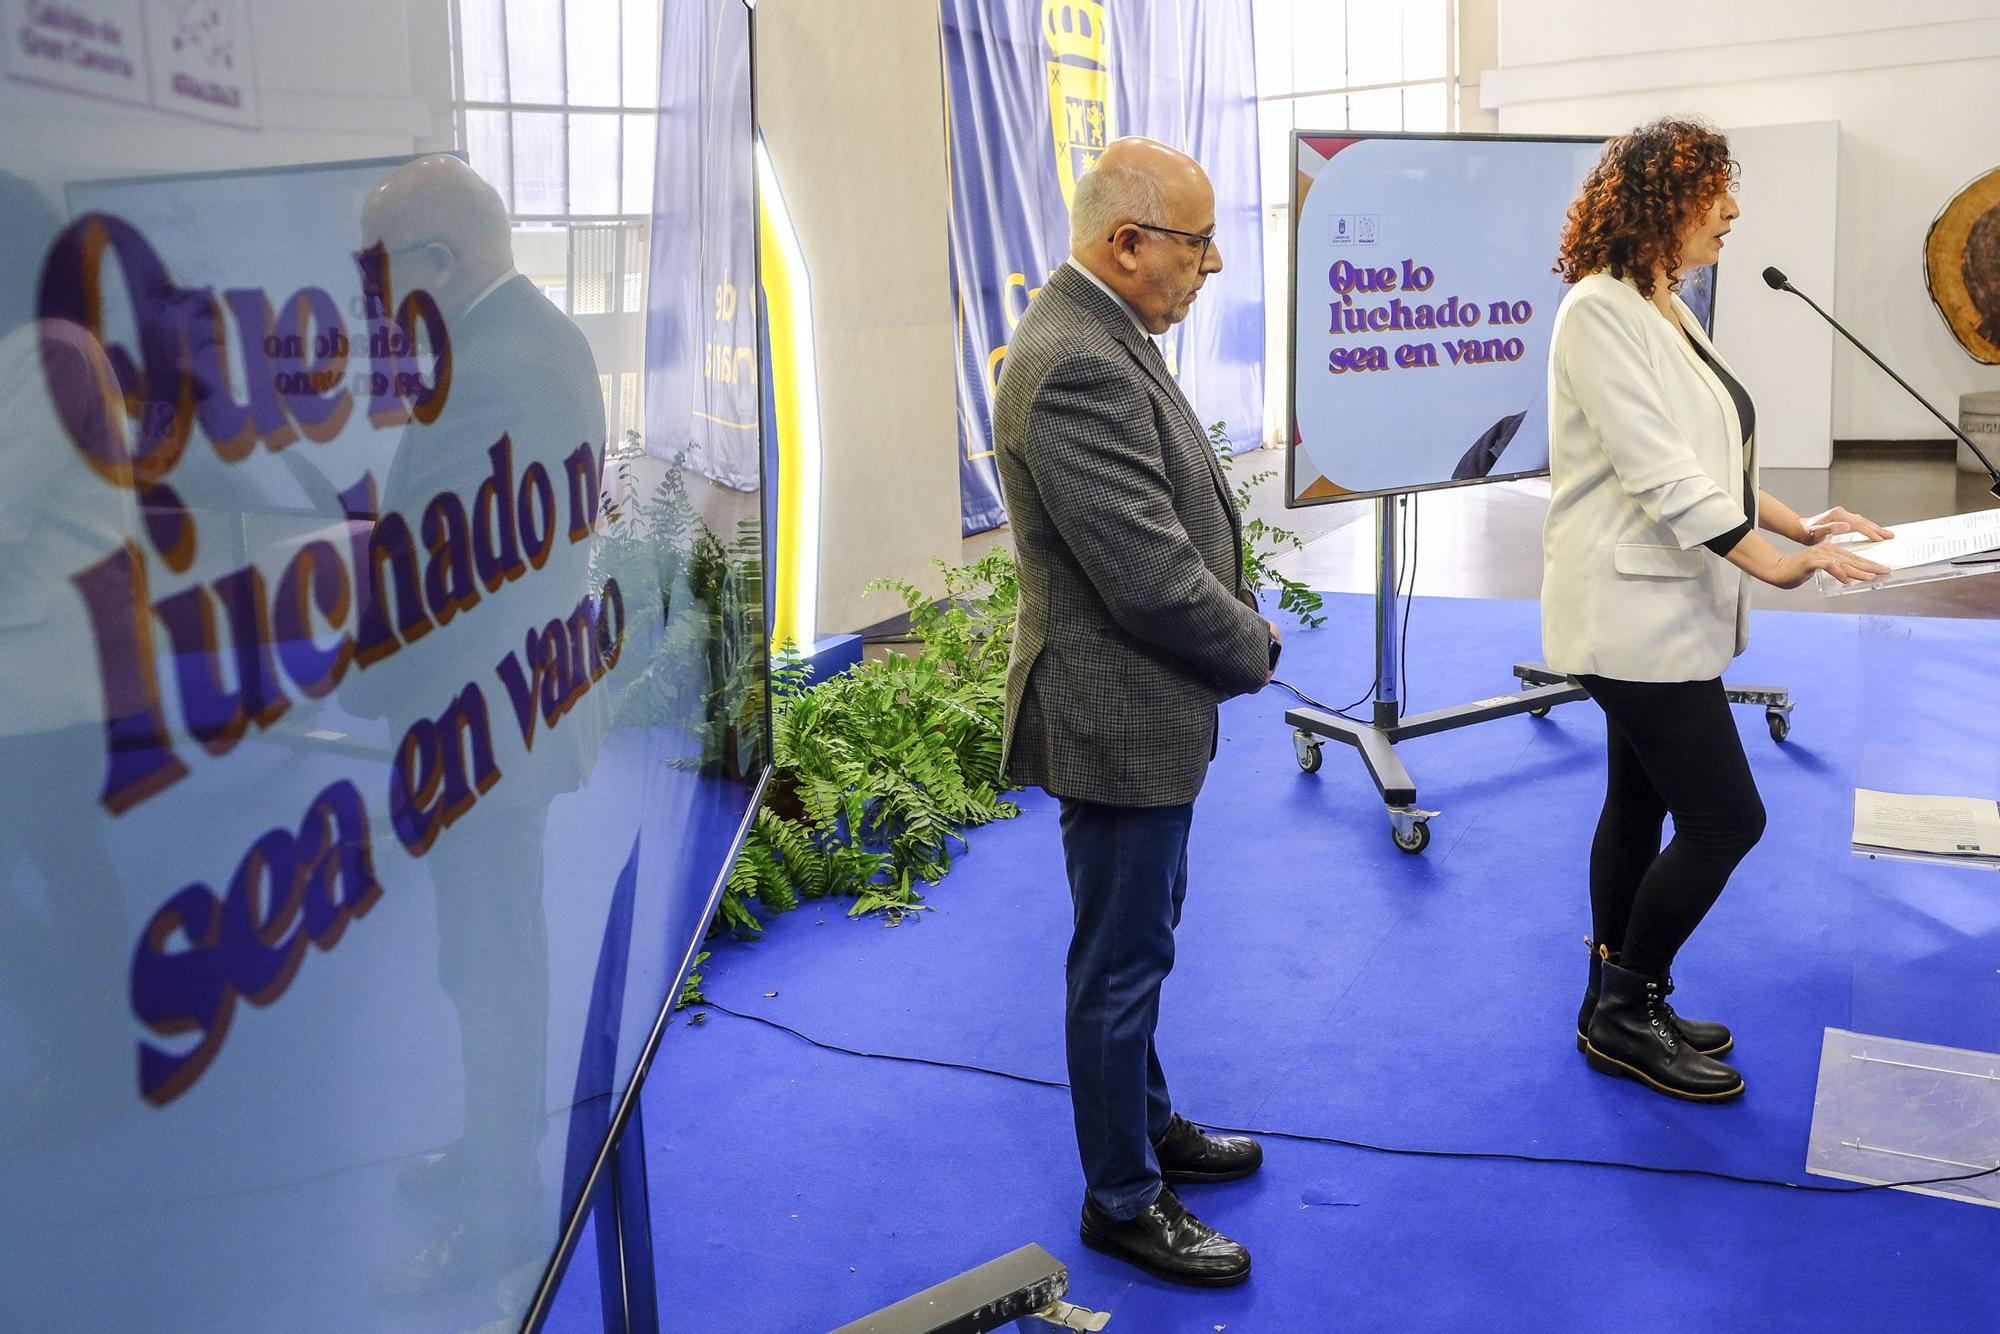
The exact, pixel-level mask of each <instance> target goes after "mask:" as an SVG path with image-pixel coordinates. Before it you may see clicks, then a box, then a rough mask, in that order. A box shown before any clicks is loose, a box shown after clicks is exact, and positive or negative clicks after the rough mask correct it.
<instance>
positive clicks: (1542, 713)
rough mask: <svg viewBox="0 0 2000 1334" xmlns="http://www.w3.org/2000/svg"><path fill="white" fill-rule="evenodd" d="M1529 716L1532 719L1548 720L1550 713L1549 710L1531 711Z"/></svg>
mask: <svg viewBox="0 0 2000 1334" xmlns="http://www.w3.org/2000/svg"><path fill="white" fill-rule="evenodd" d="M1528 716H1529V717H1530V718H1546V717H1548V716H1549V711H1548V710H1547V709H1529V710H1528Z"/></svg>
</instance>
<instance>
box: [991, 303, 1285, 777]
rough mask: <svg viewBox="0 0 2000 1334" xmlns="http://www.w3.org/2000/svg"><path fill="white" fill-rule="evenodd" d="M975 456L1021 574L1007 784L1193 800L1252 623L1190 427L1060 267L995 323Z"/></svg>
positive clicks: (1187, 412)
mask: <svg viewBox="0 0 2000 1334" xmlns="http://www.w3.org/2000/svg"><path fill="white" fill-rule="evenodd" d="M993 445H994V450H995V452H996V454H997V455H998V457H999V464H1000V486H1001V490H1002V491H1003V492H1004V493H1005V495H1006V499H1007V513H1008V515H1009V518H1010V519H1011V521H1012V523H1013V527H1014V550H1015V558H1016V562H1017V564H1018V566H1019V570H1020V579H1021V610H1020V618H1019V621H1018V623H1017V625H1016V628H1015V637H1014V653H1013V658H1012V660H1011V661H1010V662H1009V664H1008V671H1007V740H1006V755H1005V760H1004V764H1005V766H1006V771H1007V773H1008V775H1009V777H1010V778H1011V779H1012V781H1013V782H1014V783H1015V784H1017V785H1018V786H1021V787H1042V788H1046V789H1048V790H1049V791H1050V792H1051V793H1054V794H1056V795H1058V796H1063V797H1074V798H1077V799H1079V800H1083V801H1092V802H1100V803H1103V804H1106V805H1114V806H1172V805H1179V804H1182V803H1184V802H1190V801H1193V800H1194V798H1195V794H1196V793H1198V792H1199V791H1200V790H1201V784H1202V779H1203V778H1204V777H1205V776H1206V775H1207V772H1208V763H1209V761H1210V760H1211V759H1213V758H1214V757H1215V743H1216V704H1217V703H1218V702H1219V701H1221V700H1224V699H1227V698H1229V697H1230V696H1232V695H1241V694H1245V693H1247V692H1250V691H1253V690H1257V689H1259V688H1260V687H1262V685H1263V684H1264V679H1265V677H1266V675H1267V674H1268V672H1269V670H1270V631H1269V629H1268V628H1267V627H1266V626H1265V624H1264V619H1263V617H1262V616H1260V615H1259V614H1258V613H1257V612H1256V610H1255V606H1256V600H1255V598H1254V597H1252V596H1251V595H1250V594H1249V593H1248V592H1247V591H1246V590H1245V589H1244V586H1243V568H1242V566H1243V560H1242V554H1243V539H1242V520H1241V518H1240V516H1239V515H1238V514H1237V512H1236V503H1235V501H1234V499H1232V497H1231V496H1230V494H1229V488H1228V486H1227V484H1226V483H1225V481H1224V479H1223V473H1222V469H1221V467H1220V466H1219V465H1218V464H1217V463H1216V460H1215V454H1214V451H1213V450H1212V448H1211V447H1210V445H1209V443H1208V434H1207V432H1206V431H1205V430H1204V429H1203V428H1202V424H1201V422H1200V421H1199V420H1198V419H1197V418H1196V417H1195V414H1194V409H1193V408H1191V407H1189V406H1188V402H1187V400H1186V399H1185V398H1184V397H1182V396H1181V392H1180V388H1179V386H1177V385H1176V384H1175V383H1174V382H1173V379H1172V377H1171V376H1169V375H1168V374H1167V368H1166V363H1165V361H1164V360H1162V359H1161V357H1160V354H1159V350H1158V348H1156V347H1155V346H1153V344H1152V342H1151V340H1149V339H1147V338H1146V337H1145V336H1144V335H1142V334H1141V333H1140V332H1139V330H1138V329H1137V328H1136V327H1135V326H1134V325H1133V323H1132V321H1131V319H1130V318H1128V317H1127V316H1126V314H1125V312H1124V311H1123V310H1121V309H1119V307H1118V304H1117V302H1115V301H1113V300H1112V299H1111V297H1110V296H1108V295H1107V294H1106V293H1105V292H1103V291H1102V290H1101V289H1100V288H1098V287H1097V285H1096V284H1094V283H1092V282H1091V281H1090V279H1089V278H1087V277H1085V276H1084V275H1083V274H1081V273H1079V272H1077V271H1076V270H1075V269H1073V268H1071V267H1069V266H1067V265H1065V266H1064V267H1062V268H1060V269H1057V270H1056V272H1055V274H1054V275H1053V276H1052V277H1050V279H1049V281H1048V283H1047V284H1046V285H1045V286H1043V288H1042V289H1041V291H1040V292H1039V293H1038V294H1037V295H1036V296H1035V299H1034V300H1033V301H1032V302H1030V303H1029V306H1028V312H1027V314H1026V315H1025V316H1024V317H1023V318H1022V320H1021V324H1020V327H1019V328H1017V329H1016V330H1015V331H1014V338H1013V342H1012V343H1011V344H1010V345H1009V347H1008V350H1007V360H1006V365H1005V367H1004V368H1003V370H1002V372H1001V376H1000V387H999V392H998V394H997V395H996V396H995V398H994V403H993Z"/></svg>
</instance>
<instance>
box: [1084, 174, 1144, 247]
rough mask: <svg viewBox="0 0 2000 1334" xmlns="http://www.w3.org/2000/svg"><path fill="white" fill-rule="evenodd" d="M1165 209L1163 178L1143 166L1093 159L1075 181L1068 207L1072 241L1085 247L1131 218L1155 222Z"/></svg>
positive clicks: (1133, 220)
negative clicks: (1087, 168)
mask: <svg viewBox="0 0 2000 1334" xmlns="http://www.w3.org/2000/svg"><path fill="white" fill-rule="evenodd" d="M1165 211H1166V192H1165V191H1164V190H1162V189H1161V188H1160V180H1159V178H1158V177H1157V176H1155V175H1153V174H1152V173H1151V172H1149V171H1147V170H1145V169H1144V168H1143V167H1138V166H1134V165H1131V164H1126V165H1117V164H1106V163H1105V162H1103V161H1102V160H1099V161H1098V162H1096V163H1094V164H1093V165H1092V166H1091V168H1090V170H1089V171H1087V172H1085V173H1084V174H1083V179H1082V180H1080V181H1078V182H1077V183H1076V194H1075V195H1074V196H1073V197H1072V199H1071V201H1070V207H1069V244H1070V248H1071V249H1072V250H1082V249H1083V248H1084V247H1086V246H1088V245H1092V244H1094V243H1095V242H1097V241H1102V240H1104V239H1105V238H1106V237H1108V236H1110V235H1111V234H1112V233H1113V232H1115V231H1117V230H1118V228H1119V227H1121V226H1123V225H1124V224H1125V223H1128V222H1149V223H1156V222H1158V221H1159V220H1160V217H1161V215H1162V214H1163V213H1164V212H1165Z"/></svg>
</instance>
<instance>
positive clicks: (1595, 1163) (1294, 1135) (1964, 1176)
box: [690, 705, 2000, 1195]
mask: <svg viewBox="0 0 2000 1334" xmlns="http://www.w3.org/2000/svg"><path fill="white" fill-rule="evenodd" d="M1314 707H1315V708H1317V707H1319V706H1317V705H1315V706H1314ZM690 1008H697V1009H709V1010H715V1011H718V1012H719V1013H722V1014H726V1015H728V1016H730V1017H731V1018H732V1019H743V1020H747V1021H748V1022H750V1023H753V1024H762V1025H763V1026H764V1027H766V1028H775V1029H776V1030H778V1031H779V1032H780V1033H789V1034H790V1035H791V1036H793V1037H795V1038H797V1039H798V1040H799V1041H801V1042H804V1043H807V1044H809V1045H811V1046H814V1047H817V1048H819V1049H820V1050H821V1051H830V1052H837V1053H839V1054H840V1055H842V1056H858V1057H861V1058H863V1059H865V1060H870V1061H893V1062H895V1063H897V1064H899V1065H923V1066H929V1067H930V1068H932V1069H934V1070H960V1071H964V1072H965V1073H967V1074H975V1075H987V1076H990V1077H992V1078H994V1079H1005V1080H1010V1081H1012V1082H1013V1083H1016V1084H1030V1085H1033V1086H1034V1087H1036V1088H1045V1089H1064V1090H1067V1089H1068V1088H1069V1084H1068V1083H1067V1082H1066V1081H1064V1080H1060V1079H1037V1078H1035V1077H1034V1076H1033V1075H1020V1074H1015V1073H1014V1072H1013V1071H1011V1070H995V1069H992V1068H991V1067H989V1066H984V1065H966V1064H963V1063H961V1062H958V1061H939V1060H933V1059H931V1058H930V1057H928V1056H902V1055H898V1054H896V1053H894V1052H881V1051H861V1050H859V1049H858V1048H854V1047H843V1046H841V1045H840V1044H838V1043H834V1042H822V1041H820V1040H819V1039H818V1038H816V1037H813V1036H811V1035H810V1034H806V1033H802V1032H800V1031H799V1030H798V1029H796V1028H793V1027H792V1026H791V1025H789V1024H781V1023H779V1022H778V1021H777V1020H775V1019H766V1018H765V1017H763V1016H762V1015H756V1014H744V1013H742V1012H741V1011H738V1010H732V1009H730V1008H729V1007H728V1006H727V1005H718V1004H717V1003H716V1002H714V1001H710V1000H705V1001H701V1002H698V1004H697V1005H696V1006H693V1007H690ZM1202 1124H1203V1125H1205V1126H1208V1127H1210V1128H1211V1129H1214V1130H1223V1131H1227V1132H1229V1133H1230V1134H1233V1135H1257V1136H1261V1137H1263V1138H1265V1139H1283V1140H1291V1141H1293V1142H1295V1143H1299V1144H1330V1145H1333V1146H1334V1147H1336V1148H1342V1149H1360V1150H1363V1151H1365V1152H1367V1153H1382V1154H1389V1155H1391V1156H1393V1157H1398V1158H1443V1159H1449V1160H1469V1161H1475V1162H1497V1163H1545V1164H1552V1165H1560V1166H1565V1167H1605V1168H1612V1169H1614V1170H1617V1171H1621V1172H1641V1173H1645V1174H1647V1175H1649V1176H1663V1177H1702V1178H1706V1179H1708V1180H1710V1181H1728V1182H1732V1183H1734V1184H1736V1185H1739V1186H1773V1187H1776V1188H1778V1189H1781V1190H1790V1191H1797V1192H1799V1193H1800V1194H1803V1195H1865V1194H1868V1193H1869V1192H1871V1191H1878V1190H1895V1189H1897V1188H1898V1187H1902V1186H1944V1185H1950V1184H1952V1183H1954V1182H1960V1181H1977V1180H1979V1179H1980V1178H1982V1177H1990V1176H1993V1175H1995V1174H2000V1163H1996V1164H1995V1165H1993V1166H1992V1167H1988V1168H1985V1169H1983V1170H1982V1171H1978V1172H1965V1173H1961V1174H1960V1175H1958V1176H1948V1177H1923V1178H1920V1179H1919V1180H1916V1181H1878V1182H1874V1183H1872V1184H1869V1185H1861V1186H1808V1185H1805V1184H1803V1183H1801V1182H1797V1181H1784V1180H1781V1179H1779V1178H1776V1177H1753V1176H1741V1175H1739V1174H1737V1173H1735V1172H1718V1171H1715V1170H1714V1169H1712V1168H1706V1167H1658V1166H1655V1165H1653V1164H1651V1163H1626V1162H1619V1161H1617V1160H1615V1159H1608V1158H1566V1157H1561V1156H1558V1155H1553V1154H1536V1153H1504V1152H1497V1151H1495V1152H1487V1151H1480V1150H1475V1149H1411V1148H1405V1147H1400V1146H1397V1145H1393V1144H1371V1143H1369V1142H1368V1141H1367V1140H1359V1139H1342V1138H1340V1137H1339V1136H1337V1135H1307V1134H1303V1133H1301V1132H1299V1131H1293V1130H1269V1129H1261V1128H1256V1127H1248V1126H1225V1125H1218V1124H1216V1123H1215V1122H1212V1121H1204V1122H1202Z"/></svg>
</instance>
